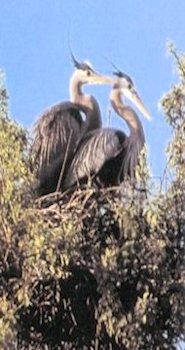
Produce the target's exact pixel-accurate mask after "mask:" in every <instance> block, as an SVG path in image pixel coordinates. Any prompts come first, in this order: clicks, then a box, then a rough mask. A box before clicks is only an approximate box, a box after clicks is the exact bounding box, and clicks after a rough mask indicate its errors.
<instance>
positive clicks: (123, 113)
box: [110, 88, 145, 144]
mask: <svg viewBox="0 0 185 350" xmlns="http://www.w3.org/2000/svg"><path fill="white" fill-rule="evenodd" d="M110 101H111V104H112V107H113V108H114V110H115V112H116V113H117V114H118V115H119V116H120V117H121V118H122V119H124V120H125V121H126V123H127V125H128V127H129V129H130V137H132V136H134V135H138V136H139V137H140V139H142V141H143V144H144V142H145V137H144V131H143V127H142V124H141V122H140V120H139V118H138V116H137V114H136V112H135V111H134V110H133V109H132V108H131V107H130V106H125V105H124V104H123V101H122V98H121V93H120V91H119V89H116V88H115V89H114V88H113V89H112V90H111V94H110Z"/></svg>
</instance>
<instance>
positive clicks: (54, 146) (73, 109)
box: [32, 55, 110, 194]
mask: <svg viewBox="0 0 185 350" xmlns="http://www.w3.org/2000/svg"><path fill="white" fill-rule="evenodd" d="M72 59H73V63H74V66H75V68H76V69H75V71H74V73H73V74H72V76H71V79H70V102H69V101H68V102H63V103H59V104H56V105H54V106H52V107H51V108H49V109H48V110H46V111H45V112H44V113H43V114H42V115H41V116H40V118H39V119H38V121H37V123H36V124H35V127H34V132H33V135H34V141H33V146H32V152H33V155H34V161H35V164H37V165H38V180H39V188H38V192H39V194H47V193H50V192H53V191H56V188H57V184H58V181H59V178H60V175H61V172H62V173H63V172H64V168H65V166H67V164H68V162H69V160H70V159H71V158H72V156H73V155H74V152H75V150H76V147H77V145H78V143H79V141H80V140H81V139H82V138H83V137H84V135H85V134H86V133H87V132H88V131H90V130H94V129H97V128H99V127H101V115H100V109H99V106H98V103H97V101H96V99H95V98H94V97H93V96H90V95H87V94H83V92H82V86H83V85H85V84H107V83H110V78H108V77H106V76H103V75H100V74H98V73H97V72H95V70H94V69H93V68H92V66H91V65H90V64H89V63H86V62H78V61H77V60H76V59H75V57H74V56H73V55H72ZM83 115H85V120H84V117H83Z"/></svg>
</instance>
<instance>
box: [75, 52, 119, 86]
mask: <svg viewBox="0 0 185 350" xmlns="http://www.w3.org/2000/svg"><path fill="white" fill-rule="evenodd" d="M71 56H72V60H73V63H74V66H75V68H76V71H75V73H74V74H75V77H76V78H77V79H78V81H79V82H80V83H81V84H82V85H84V84H89V85H91V84H112V79H111V78H110V77H107V76H104V75H101V74H99V73H98V72H96V71H95V70H94V69H93V67H92V65H91V63H90V62H87V61H84V62H78V61H77V60H76V58H75V57H74V56H73V55H71Z"/></svg>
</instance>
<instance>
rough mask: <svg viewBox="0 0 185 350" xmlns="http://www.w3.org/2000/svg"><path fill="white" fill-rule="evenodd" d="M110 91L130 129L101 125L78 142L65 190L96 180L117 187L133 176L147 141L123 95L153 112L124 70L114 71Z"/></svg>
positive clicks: (113, 104) (113, 102) (113, 105)
mask: <svg viewBox="0 0 185 350" xmlns="http://www.w3.org/2000/svg"><path fill="white" fill-rule="evenodd" d="M114 75H115V78H114V79H113V86H112V89H111V93H110V101H111V105H112V107H113V109H114V111H115V112H116V114H117V115H118V116H119V117H121V118H122V119H123V120H124V121H125V122H126V123H127V126H128V128H129V130H130V134H129V135H128V136H127V135H126V134H125V132H124V131H122V130H119V129H113V128H102V129H97V130H94V131H91V132H89V133H87V134H86V136H85V138H84V139H83V140H82V142H81V143H80V144H79V147H78V148H77V150H76V153H75V155H74V158H73V160H72V162H71V164H70V167H69V169H68V171H67V176H66V178H65V180H64V183H63V188H62V190H63V191H65V190H66V189H68V188H70V187H71V186H73V185H75V184H77V183H80V182H82V181H84V180H85V181H86V182H87V180H88V179H91V180H92V179H94V180H95V181H96V182H98V183H99V184H100V185H101V186H116V185H119V184H120V183H121V182H122V181H123V180H124V179H126V178H127V179H128V178H129V179H134V178H135V169H136V165H137V164H138V159H139V154H140V152H141V150H142V148H143V146H144V144H145V136H144V131H143V127H142V124H141V121H140V119H139V117H138V115H137V113H136V112H135V111H134V109H133V108H132V107H130V106H129V105H125V104H124V102H123V98H122V96H123V97H126V98H127V99H129V100H131V101H132V103H133V104H134V105H135V106H136V107H137V108H138V110H139V111H140V112H141V113H142V114H143V115H144V117H146V118H147V119H150V114H149V112H148V110H147V108H146V107H145V105H144V103H143V102H142V100H141V98H140V97H139V95H138V93H137V90H136V88H135V85H134V82H133V80H132V79H131V78H130V77H129V76H128V75H127V74H125V73H124V72H122V71H120V70H117V71H116V72H114Z"/></svg>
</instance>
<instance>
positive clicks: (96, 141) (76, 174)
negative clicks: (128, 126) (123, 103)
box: [63, 128, 126, 189]
mask: <svg viewBox="0 0 185 350" xmlns="http://www.w3.org/2000/svg"><path fill="white" fill-rule="evenodd" d="M125 140H126V135H125V133H124V132H122V131H120V130H116V129H110V128H105V129H98V130H94V131H93V132H90V133H88V134H87V135H86V137H85V138H84V140H83V142H82V143H81V144H80V145H79V147H78V149H77V152H76V154H75V156H74V158H73V160H72V163H71V165H70V167H69V169H68V171H67V176H66V179H65V182H64V185H63V189H65V188H68V187H70V186H72V185H73V184H75V183H76V182H78V181H80V180H82V179H84V178H87V177H89V176H93V175H96V176H97V174H98V173H99V172H100V171H101V169H102V168H103V166H105V164H106V163H108V162H109V160H112V159H113V158H116V157H117V155H118V154H119V153H120V152H121V151H122V147H123V144H124V141H125ZM100 176H101V174H100Z"/></svg>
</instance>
